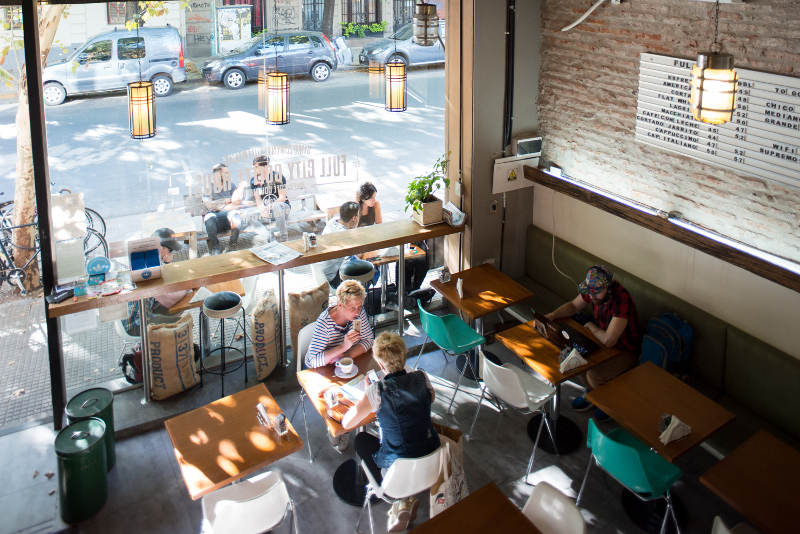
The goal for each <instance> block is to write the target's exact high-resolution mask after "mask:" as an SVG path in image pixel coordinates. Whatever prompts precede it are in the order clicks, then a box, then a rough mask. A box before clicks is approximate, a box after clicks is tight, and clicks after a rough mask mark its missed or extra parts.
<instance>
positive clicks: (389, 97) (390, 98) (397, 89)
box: [384, 36, 406, 113]
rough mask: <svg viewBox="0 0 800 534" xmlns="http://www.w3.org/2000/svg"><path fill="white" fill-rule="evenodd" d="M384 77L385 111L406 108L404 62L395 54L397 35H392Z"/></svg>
mask: <svg viewBox="0 0 800 534" xmlns="http://www.w3.org/2000/svg"><path fill="white" fill-rule="evenodd" d="M384 77H385V79H386V111H391V112H393V113H399V112H401V111H405V110H406V64H405V62H404V61H403V60H402V59H400V57H399V56H398V55H397V37H396V36H395V37H394V55H393V56H392V61H390V62H388V63H386V64H385V65H384Z"/></svg>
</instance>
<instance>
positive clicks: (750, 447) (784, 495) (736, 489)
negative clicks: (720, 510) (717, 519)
mask: <svg viewBox="0 0 800 534" xmlns="http://www.w3.org/2000/svg"><path fill="white" fill-rule="evenodd" d="M700 482H702V483H703V484H704V485H705V486H706V487H708V488H709V489H711V491H713V492H714V493H716V494H717V495H719V496H720V497H721V498H722V500H724V501H725V502H727V503H728V504H730V505H731V506H733V507H734V508H736V509H737V510H738V511H739V512H741V513H742V515H743V516H745V517H746V518H747V519H748V520H750V521H751V522H752V523H753V524H754V525H755V526H756V527H758V529H759V530H761V531H762V532H764V534H784V533H786V532H797V530H798V528H800V527H798V525H800V508H798V503H800V451H798V450H797V449H794V448H792V447H790V446H789V445H787V444H785V443H784V442H782V441H781V440H779V439H778V438H776V437H775V436H773V435H772V434H770V433H768V432H766V431H765V430H759V431H758V432H756V434H755V435H754V436H753V437H751V438H750V439H748V440H747V441H745V442H744V443H743V444H742V445H740V446H739V447H738V448H737V449H736V450H734V451H733V452H732V453H730V454H729V455H728V456H726V457H725V458H723V459H722V460H721V461H720V462H719V463H718V464H717V465H715V466H714V467H712V468H711V469H709V470H708V471H706V473H705V474H703V475H702V476H701V477H700Z"/></svg>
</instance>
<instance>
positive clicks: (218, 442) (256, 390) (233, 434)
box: [164, 384, 303, 500]
mask: <svg viewBox="0 0 800 534" xmlns="http://www.w3.org/2000/svg"><path fill="white" fill-rule="evenodd" d="M259 402H261V403H263V404H264V405H265V406H266V407H267V413H268V414H269V416H270V417H274V416H276V415H277V414H278V413H280V412H281V409H280V407H279V406H278V404H277V403H276V402H275V399H273V398H272V395H270V393H269V391H268V390H267V387H266V386H265V385H264V384H258V385H257V386H253V387H251V388H248V389H245V390H244V391H240V392H238V393H234V394H233V395H230V396H228V397H223V398H221V399H219V400H218V401H214V402H212V403H211V404H208V405H206V406H203V407H202V408H197V409H196V410H192V411H190V412H186V413H184V414H181V415H179V416H177V417H173V418H172V419H170V420H168V421H166V422H165V423H164V425H165V426H166V427H167V432H168V433H169V438H170V440H171V441H172V446H173V447H174V448H175V456H176V457H177V459H178V464H180V467H181V474H183V480H184V481H185V482H186V487H187V488H188V489H189V495H190V496H191V497H192V499H194V500H197V499H199V498H200V497H202V496H203V495H206V494H207V493H210V492H212V491H214V490H216V489H219V488H221V487H223V486H226V485H228V484H230V483H231V482H233V481H235V480H239V479H240V478H244V477H246V476H247V475H249V474H250V473H253V472H254V471H257V470H259V469H261V468H263V467H265V466H267V465H269V464H271V463H273V462H275V461H277V460H280V459H281V458H283V457H285V456H288V455H290V454H293V453H295V452H297V451H299V450H300V449H302V448H303V442H302V441H300V438H299V437H298V436H297V432H295V430H294V428H293V427H292V425H291V423H289V422H288V421H287V424H288V425H289V432H288V433H287V434H286V435H284V436H279V435H278V434H277V433H275V432H274V431H272V430H271V429H269V428H267V427H265V426H262V425H261V424H260V423H259V421H258V418H257V417H256V413H257V411H256V405H257V404H258V403H259Z"/></svg>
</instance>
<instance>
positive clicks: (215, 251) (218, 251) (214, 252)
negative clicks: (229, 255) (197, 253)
mask: <svg viewBox="0 0 800 534" xmlns="http://www.w3.org/2000/svg"><path fill="white" fill-rule="evenodd" d="M217 254H222V249H220V248H219V247H212V248H211V255H212V256H216V255H217Z"/></svg>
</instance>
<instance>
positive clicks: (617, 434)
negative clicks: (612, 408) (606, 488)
mask: <svg viewBox="0 0 800 534" xmlns="http://www.w3.org/2000/svg"><path fill="white" fill-rule="evenodd" d="M586 445H587V447H589V448H590V449H592V456H591V457H590V458H589V465H588V466H586V474H585V475H584V477H583V482H582V483H581V490H580V492H578V500H577V501H575V504H577V505H580V502H581V497H582V496H583V488H584V486H586V479H587V478H588V477H589V469H590V468H591V467H592V460H594V461H596V462H597V465H599V466H600V468H601V469H602V470H603V471H605V472H606V473H608V474H609V475H611V476H612V477H613V478H615V479H616V480H617V482H619V483H620V484H622V485H623V486H625V487H626V488H628V489H629V490H630V491H631V492H633V494H634V495H636V497H638V498H639V499H640V500H642V501H653V500H655V499H664V500H665V501H666V502H667V509H666V511H665V512H664V521H662V523H661V534H664V533H665V532H666V531H667V518H669V516H670V515H672V520H673V521H674V522H675V529H676V530H677V531H678V534H680V532H681V529H680V527H679V526H678V519H677V517H675V510H674V508H673V506H672V497H670V493H669V490H670V488H671V487H672V485H673V484H674V483H675V482H677V480H678V479H679V478H681V474H682V472H681V470H680V468H679V467H676V466H674V465H672V464H671V463H669V462H668V461H666V460H665V459H664V458H662V457H661V456H659V455H658V453H657V452H655V451H654V450H652V449H651V448H650V447H648V446H647V445H645V444H644V443H642V442H641V441H639V440H638V439H636V438H635V437H633V436H632V435H630V434H629V433H628V432H626V431H625V430H623V429H621V428H616V429H614V430H612V431H611V432H609V433H608V434H603V433H602V432H601V431H600V429H598V428H597V425H595V422H594V419H589V431H588V432H587V436H586Z"/></svg>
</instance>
